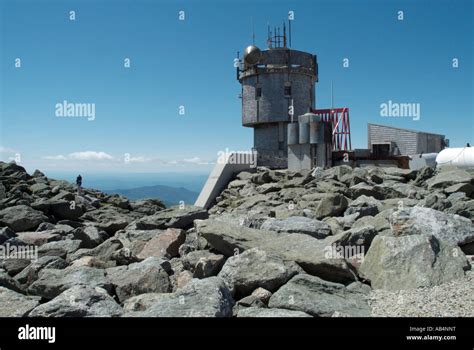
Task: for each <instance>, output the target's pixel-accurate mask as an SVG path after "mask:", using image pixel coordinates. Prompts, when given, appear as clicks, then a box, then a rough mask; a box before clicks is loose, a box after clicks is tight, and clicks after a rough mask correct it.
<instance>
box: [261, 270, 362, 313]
mask: <svg viewBox="0 0 474 350" xmlns="http://www.w3.org/2000/svg"><path fill="white" fill-rule="evenodd" d="M268 305H269V307H270V308H283V309H289V310H297V311H302V312H305V313H307V314H309V315H312V316H319V317H331V316H350V317H369V316H370V307H369V305H368V303H367V301H366V299H365V297H364V295H363V294H361V293H359V292H355V291H352V290H350V289H347V288H346V287H345V286H344V285H342V284H339V283H332V282H328V281H324V280H322V279H320V278H318V277H314V276H310V275H304V274H302V275H296V276H295V277H293V278H292V279H291V280H290V281H289V282H288V283H287V284H285V285H284V286H283V287H281V288H280V289H279V290H278V291H277V292H276V293H274V294H273V295H272V297H271V298H270V302H269V304H268Z"/></svg>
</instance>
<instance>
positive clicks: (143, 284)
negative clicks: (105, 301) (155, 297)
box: [106, 257, 170, 302]
mask: <svg viewBox="0 0 474 350" xmlns="http://www.w3.org/2000/svg"><path fill="white" fill-rule="evenodd" d="M161 265H162V261H161V259H158V258H155V257H150V258H148V259H146V260H144V261H142V262H139V263H134V264H130V265H129V266H119V267H112V268H109V269H107V270H106V271H107V278H108V280H109V281H110V282H111V283H112V285H113V286H114V287H115V293H116V294H117V297H118V299H119V301H120V302H123V301H124V300H126V299H128V298H130V297H132V296H135V295H139V294H144V293H167V292H169V291H170V281H169V277H168V274H167V273H166V271H165V270H164V269H163V268H162V266H161Z"/></svg>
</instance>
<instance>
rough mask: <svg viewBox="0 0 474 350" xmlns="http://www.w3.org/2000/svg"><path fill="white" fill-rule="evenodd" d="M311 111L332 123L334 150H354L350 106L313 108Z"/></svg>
mask: <svg viewBox="0 0 474 350" xmlns="http://www.w3.org/2000/svg"><path fill="white" fill-rule="evenodd" d="M311 113H314V114H316V115H319V116H321V118H322V120H323V121H325V122H330V123H332V149H333V151H350V150H352V144H351V124H350V122H349V108H346V107H344V108H329V109H312V110H311Z"/></svg>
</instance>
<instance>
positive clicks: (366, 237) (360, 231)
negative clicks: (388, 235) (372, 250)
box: [334, 226, 377, 257]
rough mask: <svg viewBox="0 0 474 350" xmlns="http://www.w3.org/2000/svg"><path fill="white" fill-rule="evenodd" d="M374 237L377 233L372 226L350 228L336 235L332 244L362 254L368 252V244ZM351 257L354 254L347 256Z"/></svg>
mask: <svg viewBox="0 0 474 350" xmlns="http://www.w3.org/2000/svg"><path fill="white" fill-rule="evenodd" d="M376 235H377V231H375V228H374V227H373V226H364V227H360V228H352V229H350V230H348V231H345V232H343V233H342V234H340V235H338V236H337V239H336V240H335V241H334V243H335V244H337V245H340V246H343V247H351V248H354V249H352V250H347V251H355V252H362V253H363V254H364V253H366V252H367V251H368V250H369V247H370V244H371V243H372V240H373V239H374V237H375V236H376ZM352 255H354V254H349V256H352ZM346 257H347V256H346Z"/></svg>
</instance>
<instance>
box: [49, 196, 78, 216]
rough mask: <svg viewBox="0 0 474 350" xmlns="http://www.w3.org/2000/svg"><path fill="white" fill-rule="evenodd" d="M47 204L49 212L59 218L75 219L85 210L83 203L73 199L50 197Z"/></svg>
mask: <svg viewBox="0 0 474 350" xmlns="http://www.w3.org/2000/svg"><path fill="white" fill-rule="evenodd" d="M47 204H48V206H49V208H48V211H49V213H51V214H53V215H54V216H55V217H56V218H58V219H60V220H76V219H77V218H79V217H80V216H82V214H84V213H85V212H86V209H85V207H84V205H82V204H80V203H77V202H76V201H75V200H64V199H58V200H55V199H50V200H48V201H47Z"/></svg>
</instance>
